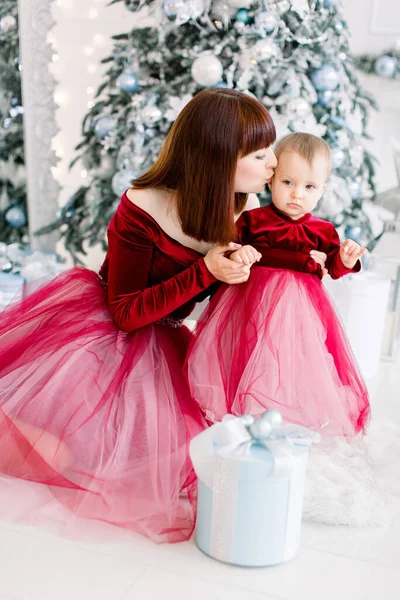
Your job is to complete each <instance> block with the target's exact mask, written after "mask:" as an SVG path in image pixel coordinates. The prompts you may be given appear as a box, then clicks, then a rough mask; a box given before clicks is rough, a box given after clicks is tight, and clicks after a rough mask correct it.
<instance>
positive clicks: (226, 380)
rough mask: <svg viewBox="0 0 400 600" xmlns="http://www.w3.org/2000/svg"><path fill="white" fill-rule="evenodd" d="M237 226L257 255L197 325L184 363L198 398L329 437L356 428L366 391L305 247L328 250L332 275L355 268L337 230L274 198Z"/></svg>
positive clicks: (213, 414) (219, 409) (213, 409)
mask: <svg viewBox="0 0 400 600" xmlns="http://www.w3.org/2000/svg"><path fill="white" fill-rule="evenodd" d="M237 227H238V234H239V239H240V241H241V243H242V244H251V245H252V246H254V247H255V248H256V249H257V250H258V251H259V252H260V253H261V254H262V259H261V260H260V262H259V263H257V264H256V265H255V266H253V267H252V269H251V274H250V278H249V280H248V281H247V282H246V283H244V284H241V285H232V286H226V285H223V286H221V287H220V288H219V290H218V292H217V293H216V294H215V296H214V297H213V299H212V300H211V302H210V305H209V307H208V308H207V310H206V311H205V313H204V315H203V317H202V318H201V320H200V322H199V324H198V327H197V328H196V335H195V340H194V342H193V344H192V346H191V349H190V351H189V353H188V360H187V366H188V374H189V381H190V385H191V390H192V394H193V396H194V398H195V399H196V401H197V402H198V403H199V405H200V406H201V408H202V409H203V410H204V411H205V413H206V414H207V416H208V418H209V419H210V420H219V419H221V418H222V417H223V415H224V414H226V413H233V414H235V415H241V414H244V413H248V414H253V415H257V414H260V413H261V412H263V411H264V410H265V409H272V408H274V409H277V410H279V411H280V412H281V414H282V416H283V418H284V419H285V420H286V421H290V422H294V423H299V424H301V425H305V426H308V427H311V428H314V429H318V430H320V429H321V433H322V432H324V433H326V434H327V435H345V436H353V435H355V434H357V433H358V432H359V431H362V430H363V429H364V427H365V424H366V422H367V420H368V415H369V400H368V394H367V390H366V387H365V384H364V382H363V379H362V377H361V375H360V373H359V370H358V367H357V365H356V363H355V359H354V357H353V354H352V351H351V349H350V346H349V343H348V340H347V338H346V335H345V333H344V331H343V328H342V326H341V324H340V322H339V320H338V317H337V316H336V314H335V310H334V308H333V306H332V304H331V301H330V299H329V297H328V294H327V292H326V291H325V289H324V287H323V285H322V283H321V277H322V271H321V267H320V266H319V265H318V264H317V263H315V261H314V260H313V259H312V258H311V256H310V254H309V253H310V250H313V249H314V250H320V251H323V252H326V253H327V255H328V258H327V262H326V266H327V268H328V271H329V273H330V275H331V277H333V278H334V279H337V278H339V277H341V276H342V275H345V274H346V273H350V272H352V271H350V270H349V269H346V268H345V267H344V265H343V263H342V262H341V260H340V257H339V248H340V242H339V237H338V235H337V232H336V230H335V228H334V227H333V225H332V224H331V223H329V222H326V221H322V220H321V219H318V218H316V217H314V216H313V215H311V214H306V215H304V216H303V217H301V218H300V219H298V220H294V219H292V218H291V217H288V216H286V215H284V214H282V213H281V212H280V211H279V210H278V209H276V208H275V206H274V205H272V204H271V205H269V206H268V207H264V208H259V209H255V210H252V211H249V212H244V213H243V214H242V216H241V217H240V219H239V220H238V222H237ZM360 266H361V265H360V264H357V265H356V266H355V268H354V269H353V271H355V272H356V271H359V270H360Z"/></svg>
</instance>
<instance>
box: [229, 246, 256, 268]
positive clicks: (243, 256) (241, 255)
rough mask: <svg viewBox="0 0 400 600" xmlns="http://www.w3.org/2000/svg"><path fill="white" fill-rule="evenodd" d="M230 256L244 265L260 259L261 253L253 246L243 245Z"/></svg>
mask: <svg viewBox="0 0 400 600" xmlns="http://www.w3.org/2000/svg"><path fill="white" fill-rule="evenodd" d="M229 258H230V259H231V260H234V261H236V262H238V263H242V264H244V265H252V264H254V263H255V262H258V261H259V260H260V258H261V254H260V253H259V252H257V250H256V249H255V248H253V246H242V247H241V248H239V250H236V251H235V252H233V253H232V254H231V255H230V256H229Z"/></svg>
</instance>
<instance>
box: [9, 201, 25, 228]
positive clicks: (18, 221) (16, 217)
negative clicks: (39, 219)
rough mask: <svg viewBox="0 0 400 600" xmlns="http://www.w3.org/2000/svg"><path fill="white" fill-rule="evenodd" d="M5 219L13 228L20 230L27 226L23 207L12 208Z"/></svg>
mask: <svg viewBox="0 0 400 600" xmlns="http://www.w3.org/2000/svg"><path fill="white" fill-rule="evenodd" d="M5 219H6V221H7V223H8V224H9V225H11V227H14V229H19V228H20V227H23V226H24V225H26V214H25V211H24V209H23V208H22V207H21V206H12V207H11V208H9V209H8V210H7V212H6V214H5Z"/></svg>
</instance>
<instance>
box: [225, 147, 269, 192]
mask: <svg viewBox="0 0 400 600" xmlns="http://www.w3.org/2000/svg"><path fill="white" fill-rule="evenodd" d="M277 164H278V163H277V160H276V156H275V154H274V153H273V151H272V149H271V148H263V149H261V150H257V151H256V152H252V153H251V154H247V156H244V157H243V158H239V160H238V162H237V167H236V175H235V192H242V193H244V194H250V193H257V192H262V191H263V189H264V187H265V186H266V184H268V183H269V182H270V181H271V179H272V176H273V174H274V169H275V167H276V165H277Z"/></svg>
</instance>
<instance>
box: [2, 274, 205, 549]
mask: <svg viewBox="0 0 400 600" xmlns="http://www.w3.org/2000/svg"><path fill="white" fill-rule="evenodd" d="M189 338H190V333H189V331H188V330H187V329H186V328H185V327H178V328H172V327H168V326H166V325H165V324H159V323H156V324H153V325H148V326H146V327H143V328H141V329H139V330H137V331H135V332H133V333H132V334H129V333H125V332H123V331H121V330H119V329H118V328H117V327H116V326H115V324H114V323H113V322H112V319H111V317H110V313H109V310H108V307H107V301H106V292H105V291H104V289H103V288H102V286H101V283H100V280H99V278H98V276H97V275H96V274H95V273H93V272H92V271H89V270H86V269H80V268H77V269H72V270H70V271H67V272H65V273H64V274H62V275H60V276H59V277H58V278H56V279H55V280H54V281H52V282H51V283H49V284H47V285H46V286H44V287H42V288H40V289H39V290H37V291H36V292H35V293H33V294H31V295H29V296H28V297H26V298H25V299H24V300H22V301H21V302H19V303H18V304H16V305H14V306H11V307H10V308H9V309H7V310H5V311H4V312H2V313H1V319H0V376H1V379H0V471H1V472H2V473H3V474H4V475H7V476H11V477H15V478H22V479H24V480H30V481H34V482H37V483H41V484H44V485H46V486H48V488H49V489H50V490H51V493H52V494H53V495H54V497H55V498H57V500H58V501H59V502H61V503H62V504H63V505H65V506H66V507H67V508H68V509H70V510H71V511H73V513H75V514H77V515H79V516H80V517H88V518H92V519H100V520H103V521H107V522H109V523H113V524H116V525H119V526H123V527H126V528H129V529H131V530H133V531H136V532H139V533H141V534H144V535H146V536H148V537H150V538H152V539H154V540H155V541H158V542H162V541H169V542H176V541H180V540H184V539H187V538H188V537H189V536H190V535H191V532H192V530H193V525H194V503H195V500H196V498H195V491H194V486H195V476H194V473H193V470H192V468H191V464H190V461H189V459H188V453H187V448H188V442H189V440H190V439H191V437H192V436H193V435H196V434H197V433H199V432H200V431H201V430H202V429H203V428H204V426H205V423H204V421H203V417H202V415H201V413H200V411H199V409H198V408H197V407H196V405H195V404H194V403H193V402H192V400H191V398H190V393H189V390H188V387H187V383H186V380H185V379H184V377H183V372H182V364H183V360H184V355H185V351H186V348H187V344H188V341H189Z"/></svg>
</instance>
